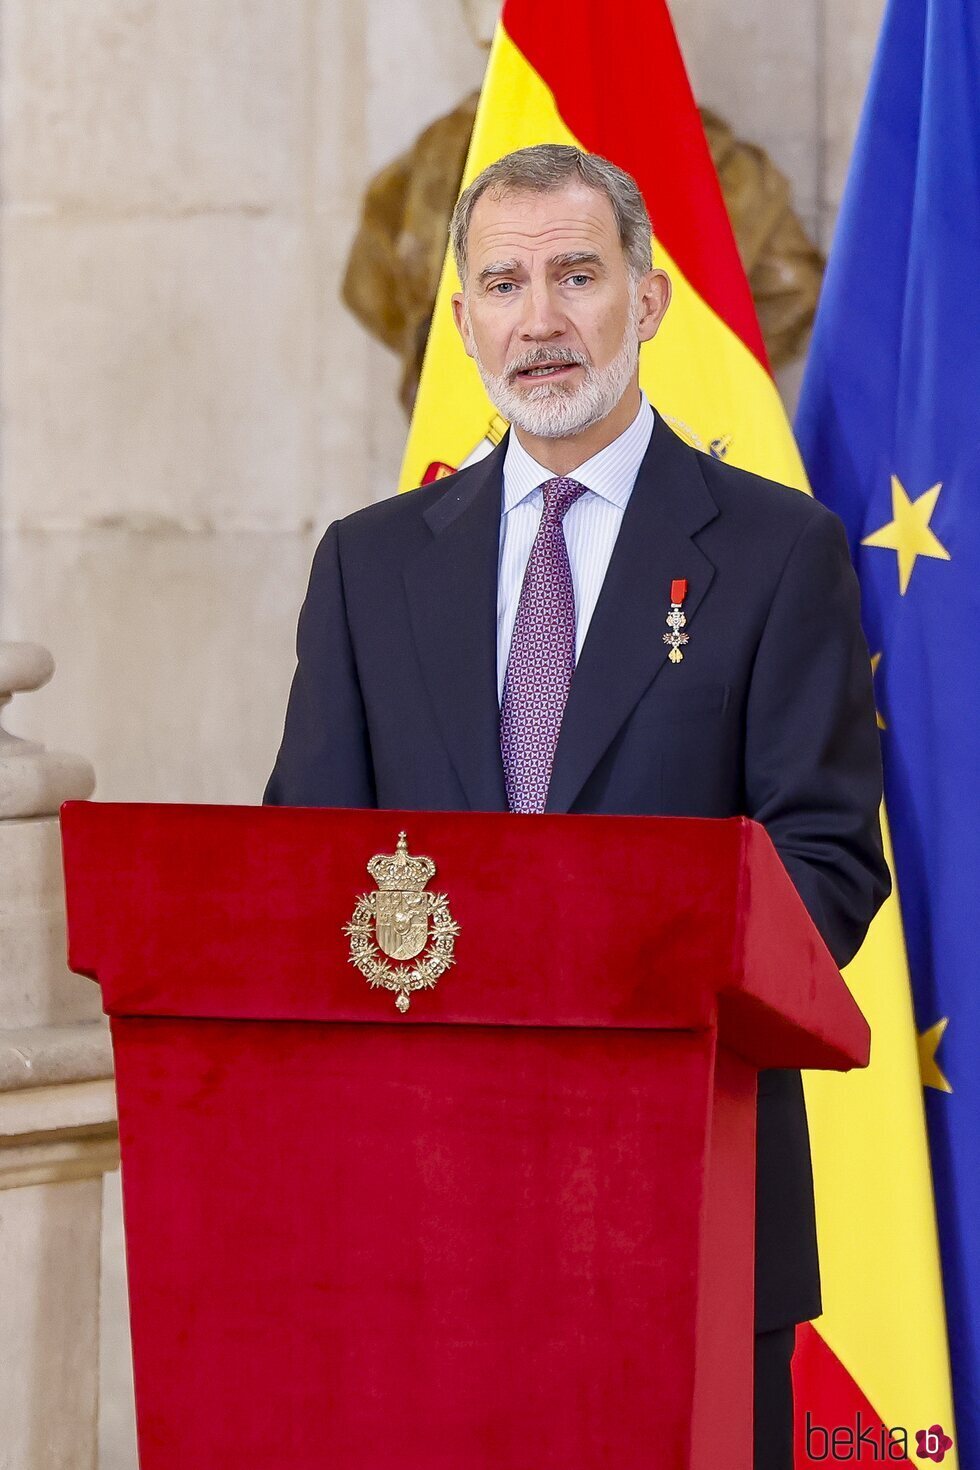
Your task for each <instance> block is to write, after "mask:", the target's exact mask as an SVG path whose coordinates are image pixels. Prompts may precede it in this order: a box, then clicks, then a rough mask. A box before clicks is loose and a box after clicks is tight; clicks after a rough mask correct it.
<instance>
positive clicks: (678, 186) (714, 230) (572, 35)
mask: <svg viewBox="0 0 980 1470" xmlns="http://www.w3.org/2000/svg"><path fill="white" fill-rule="evenodd" d="M503 24H504V28H505V29H506V31H507V33H508V35H509V36H510V38H511V40H512V41H513V42H514V44H515V46H516V47H517V48H518V50H519V51H520V52H522V54H523V55H524V57H525V59H526V60H527V61H528V62H529V63H530V65H531V66H532V67H533V68H534V70H535V71H536V72H537V73H538V75H539V76H540V77H541V78H542V80H543V81H544V82H545V83H546V85H547V86H548V87H549V88H550V89H551V91H552V92H553V94H554V97H555V102H556V105H557V108H558V111H559V113H560V114H561V117H562V118H563V119H564V121H565V123H566V125H567V127H568V128H569V130H570V131H571V132H572V133H574V134H575V137H576V138H577V139H578V140H579V142H580V143H581V144H582V146H583V147H584V148H587V149H588V150H589V152H590V153H600V154H602V155H603V156H604V157H606V158H609V159H611V160H612V161H613V162H614V163H617V164H619V166H620V168H625V169H626V170H627V171H628V172H629V173H631V174H632V175H633V177H634V178H635V179H636V181H637V183H638V184H639V186H640V189H641V190H642V192H643V197H644V199H645V200H646V203H647V208H648V209H649V211H650V216H651V219H652V220H653V227H654V232H655V234H656V235H657V236H658V238H659V239H661V240H662V241H663V243H664V246H665V247H666V249H667V250H669V252H670V254H671V255H672V256H673V258H674V260H675V261H676V262H677V264H678V266H679V268H680V269H681V270H682V271H683V272H684V275H685V276H686V277H687V280H688V281H689V282H690V283H691V285H692V286H693V287H694V289H695V291H697V293H698V295H699V296H700V297H701V298H702V300H703V301H705V302H707V304H708V305H709V306H710V307H711V308H712V310H713V311H714V312H715V313H716V314H717V315H718V316H719V317H721V319H722V320H723V321H724V322H726V323H727V324H728V326H729V327H730V328H731V330H732V331H733V332H735V333H736V334H737V335H738V336H739V337H741V339H742V341H743V342H744V343H745V345H746V347H748V348H749V350H750V351H751V352H753V353H754V354H755V356H756V357H757V358H758V359H759V361H760V362H761V363H762V365H763V367H764V368H765V369H766V370H767V371H768V370H769V360H768V358H767V356H766V349H765V345H764V343H763V340H762V333H761V331H760V330H759V322H758V319H757V317H756V314H755V306H754V304H753V301H752V294H751V292H750V290H749V285H748V282H747V280H746V278H745V272H744V270H743V269H742V263H741V261H740V259H739V255H738V249H737V246H736V244H735V237H734V235H733V234H732V228H731V224H730V222H729V219H728V212H727V210H726V208H725V201H724V199H723V197H722V193H721V186H720V185H719V183H718V176H717V174H716V173H715V168H714V164H713V163H712V160H711V154H710V152H709V150H708V144H707V141H706V139H705V136H704V129H703V127H702V126H701V119H700V117H699V116H698V111H697V107H696V104H695V101H694V96H693V93H692V92H691V85H690V82H689V81H688V79H687V72H686V71H685V69H684V62H683V59H682V57H681V53H680V48H679V47H678V45H677V38H676V36H675V35H674V28H673V25H672V23H671V19H670V15H669V13H668V10H667V7H666V5H665V3H664V0H642V3H641V0H617V3H614V4H608V3H606V4H599V3H598V0H565V3H564V4H563V5H562V6H561V10H560V12H556V10H555V8H554V6H551V5H545V4H542V3H541V0H506V4H505V6H504V11H503Z"/></svg>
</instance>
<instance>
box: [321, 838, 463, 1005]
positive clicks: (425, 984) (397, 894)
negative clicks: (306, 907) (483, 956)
mask: <svg viewBox="0 0 980 1470" xmlns="http://www.w3.org/2000/svg"><path fill="white" fill-rule="evenodd" d="M367 870H368V872H369V873H370V874H371V877H372V878H373V879H374V881H375V883H377V885H378V886H377V888H376V890H375V891H374V893H362V894H361V895H360V897H359V898H358V900H357V904H356V906H355V908H354V913H353V917H352V918H351V921H350V923H349V924H346V925H345V926H344V933H345V934H346V935H347V936H348V938H349V939H350V959H351V964H352V965H356V966H357V968H358V969H359V970H360V972H361V974H362V975H363V976H364V978H365V980H366V981H367V982H368V984H369V985H371V986H372V987H374V988H377V987H378V986H381V987H383V988H384V989H385V990H392V991H394V992H395V1005H396V1006H397V1007H398V1009H399V1010H400V1011H401V1012H402V1014H403V1015H404V1013H405V1012H406V1011H407V1010H408V1007H409V1003H410V1001H409V997H410V996H411V993H412V991H414V990H431V989H432V987H433V985H435V983H436V981H437V980H438V979H439V976H440V975H442V974H444V973H445V972H446V970H448V969H449V967H450V965H451V964H452V963H453V951H454V949H455V945H456V937H457V935H458V934H459V925H458V924H456V923H455V922H454V921H453V917H452V914H451V913H450V912H449V900H448V899H447V897H446V895H445V894H444V893H429V892H428V890H427V889H426V886H425V885H426V884H427V883H428V882H429V880H430V878H432V877H433V876H434V874H435V871H436V865H435V863H434V862H433V861H432V859H431V858H428V857H412V856H411V855H410V854H409V851H408V839H407V838H406V836H405V833H404V832H399V834H398V843H397V846H396V848H395V851H394V853H378V854H377V855H376V856H375V857H373V858H372V859H371V861H370V862H369V863H368V865H367ZM393 960H394V961H396V962H398V961H401V962H404V963H395V964H392V963H391V962H392V961H393Z"/></svg>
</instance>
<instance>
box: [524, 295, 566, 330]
mask: <svg viewBox="0 0 980 1470" xmlns="http://www.w3.org/2000/svg"><path fill="white" fill-rule="evenodd" d="M565 327H566V321H565V313H564V311H563V310H562V307H561V303H560V302H559V301H557V300H556V299H555V297H554V295H553V293H552V292H551V291H550V290H549V288H548V286H547V285H544V284H542V285H539V286H531V287H530V288H529V289H528V290H527V291H526V292H525V293H524V311H523V314H522V316H521V322H520V328H519V331H520V336H521V339H522V340H523V341H525V342H550V341H553V340H554V339H555V337H560V336H561V335H562V333H563V332H564V331H565Z"/></svg>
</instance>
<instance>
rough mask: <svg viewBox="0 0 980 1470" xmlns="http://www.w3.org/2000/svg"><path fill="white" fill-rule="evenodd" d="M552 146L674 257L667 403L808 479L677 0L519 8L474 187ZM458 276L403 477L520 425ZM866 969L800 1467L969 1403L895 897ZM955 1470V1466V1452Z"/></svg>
mask: <svg viewBox="0 0 980 1470" xmlns="http://www.w3.org/2000/svg"><path fill="white" fill-rule="evenodd" d="M534 143H571V144H574V145H576V146H577V147H579V148H583V149H585V150H587V151H589V152H594V153H599V154H602V155H603V156H605V157H606V158H609V159H611V160H612V161H613V162H614V163H617V164H619V165H620V167H621V168H624V169H626V170H627V171H628V172H629V173H631V174H632V175H633V176H634V178H635V179H636V180H637V182H638V184H639V186H640V188H641V190H642V191H643V194H644V197H645V199H646V203H647V207H648V209H649V211H650V216H651V219H652V221H653V227H654V239H653V252H654V261H655V263H656V264H657V265H660V266H662V267H663V268H664V269H666V270H667V271H668V272H669V274H670V276H671V279H672V281H673V287H674V294H673V300H672V303H671V307H670V310H669V311H668V313H667V316H666V318H665V321H664V324H663V325H662V327H661V328H660V331H659V332H658V334H657V336H656V338H655V339H654V340H653V341H652V342H648V343H646V344H645V345H644V346H643V348H642V351H641V357H640V381H641V383H642V385H643V387H644V389H645V391H646V393H647V395H648V396H649V398H650V399H651V401H652V402H653V404H654V405H655V407H656V409H657V411H658V412H659V413H661V414H662V415H663V416H664V418H665V419H666V421H667V422H668V423H669V424H670V426H671V427H672V428H673V429H674V430H675V431H676V432H678V433H680V434H681V435H682V436H683V437H684V438H685V439H687V440H688V442H689V443H691V444H693V445H695V446H696V447H697V448H698V449H700V450H702V451H703V452H704V453H705V454H711V455H715V456H719V457H723V458H725V459H727V460H729V461H730V462H731V463H732V464H736V465H740V466H742V467H744V468H745V469H749V470H752V471H754V472H755V473H756V474H760V475H766V476H768V477H769V478H770V479H773V480H777V481H780V482H781V483H783V484H785V485H792V486H796V487H797V488H800V489H806V488H807V486H806V480H805V475H804V471H803V466H802V463H801V460H800V457H799V454H798V451H797V448H796V444H795V442H794V439H793V435H792V432H791V429H790V426H789V423H788V421H787V418H786V415H785V413H784V411H783V407H782V404H781V401H780V399H779V396H778V394H777V392H776V388H775V385H774V383H773V380H772V376H771V374H770V371H769V367H768V363H767V360H766V352H765V347H764V345H763V341H762V336H761V333H760V330H759V325H758V321H757V319H756V315H755V310H754V307H753V303H752V298H751V295H750V292H749V288H748V284H747V281H746V278H745V274H744V272H743V270H742V266H741V264H740V262H739V258H738V254H737V250H736V246H735V241H734V237H733V235H732V231H731V227H730V224H729V222H728V217H727V215H726V212H725V205H724V201H723V199H722V195H721V190H720V187H719V184H718V180H717V177H716V175H715V172H714V168H713V166H712V163H711V158H710V155H709V152H708V147H707V144H706V141H705V137H704V133H703V129H702V126H701V122H700V119H699V116H698V113H697V109H696V107H695V103H694V99H693V97H692V95H691V89H690V85H689V82H688V79H687V75H686V72H685V70H684V64H683V61H682V59H681V56H680V52H679V50H678V47H677V42H676V39H675V37H674V33H673V27H672V25H671V21H670V16H669V14H668V11H667V8H666V5H665V3H664V0H643V3H640V0H612V3H610V0H604V3H603V0H566V4H565V5H564V6H563V7H562V12H561V19H560V23H556V20H555V15H554V12H553V10H552V9H551V7H549V6H545V5H541V4H540V3H536V0H507V3H506V4H505V6H504V11H503V16H502V19H501V23H500V26H499V27H498V30H497V34H496V37H495V40H494V44H493V48H492V51H491V54H490V61H489V65H488V69H487V75H486V79H485V82H484V86H483V92H482V96H481V99H480V105H479V109H478V111H477V116H476V124H475V128H474V133H473V140H472V143H471V146H470V152H469V156H468V159H467V164H466V170H465V173H464V177H463V185H464V186H465V185H466V184H468V183H469V182H470V181H471V180H472V179H473V178H474V177H475V176H476V175H477V174H478V173H479V172H480V171H481V170H482V169H483V168H484V167H486V165H487V164H489V163H491V162H493V161H494V160H495V159H497V158H499V157H500V156H501V155H502V154H505V153H509V152H511V151H512V150H513V149H515V148H522V147H525V146H527V145H530V144H534ZM457 289H458V281H457V278H456V274H455V270H454V267H453V264H452V260H451V258H450V257H449V255H448V254H447V259H446V264H445V268H444V270H443V274H442V280H441V283H440V287H439V294H438V297H437V301H436V309H435V314H434V317H433V323H432V328H431V332H430V337H429V342H428V347H427V351H426V357H425V364H424V368H423V373H422V379H421V384H420V388H419V394H418V399H417V401H416V406H415V412H414V416H413V419H412V425H411V429H410V433H409V438H408V445H407V449H406V453H405V461H404V465H403V471H402V480H401V488H402V489H410V488H412V487H413V486H415V485H418V484H420V483H422V482H423V481H426V480H430V479H432V478H433V477H434V476H436V475H438V474H440V473H445V472H448V471H449V470H451V469H454V468H458V467H459V466H461V465H462V464H464V463H466V462H468V461H470V460H472V459H474V458H477V457H479V456H480V455H481V454H483V453H486V452H487V451H488V450H489V449H490V448H491V447H492V446H493V444H495V443H496V442H498V441H499V439H500V437H501V435H502V434H503V433H504V432H505V430H506V424H505V423H503V422H502V421H501V420H500V418H499V416H498V415H497V414H496V412H495V410H494V408H493V407H492V405H491V404H490V403H489V402H488V400H487V398H486V395H485V393H484V390H483V386H482V384H481V382H480V379H479V376H478V374H477V371H476V368H475V367H474V365H473V364H472V362H471V361H470V360H469V359H468V358H467V357H466V356H465V354H464V352H463V349H462V346H461V345H460V343H459V341H458V338H457V336H456V330H455V327H454V326H453V322H452V313H451V308H450V296H451V294H452V292H453V291H454V290H457ZM846 978H847V981H848V984H849V985H850V987H851V990H852V991H853V993H854V995H855V997H856V998H857V1000H858V1002H859V1003H860V1005H861V1007H862V1009H863V1010H864V1012H865V1015H866V1016H867V1017H868V1020H869V1021H870V1023H871V1027H872V1034H873V1038H874V1040H873V1060H872V1065H871V1067H870V1068H869V1069H868V1071H867V1072H861V1073H853V1074H850V1075H846V1076H839V1075H837V1074H833V1073H828V1074H821V1075H816V1076H813V1077H808V1078H807V1079H806V1084H807V1102H808V1111H809V1117H810V1128H811V1139H812V1145H813V1159H814V1170H815V1178H816V1187H817V1211H818V1230H819V1237H820V1254H821V1267H822V1280H823V1299H824V1314H823V1316H822V1317H821V1318H820V1319H819V1320H818V1321H817V1322H816V1323H814V1324H812V1325H808V1326H806V1327H803V1328H801V1329H800V1332H799V1334H798V1339H797V1351H796V1356H795V1359H794V1378H795V1387H796V1400H797V1465H798V1466H804V1465H809V1464H812V1463H823V1462H824V1461H826V1460H828V1459H830V1458H831V1453H830V1451H831V1446H832V1445H834V1446H836V1448H837V1451H838V1453H836V1455H835V1456H834V1457H835V1458H837V1459H840V1458H841V1457H842V1455H841V1453H840V1452H841V1451H845V1450H846V1455H845V1456H844V1457H845V1458H849V1459H851V1460H853V1461H854V1462H856V1463H873V1461H874V1460H878V1461H879V1462H880V1461H882V1460H885V1461H886V1462H887V1463H890V1464H899V1465H901V1464H903V1463H904V1464H906V1465H911V1464H913V1463H920V1464H921V1463H922V1461H921V1458H919V1459H918V1460H916V1454H917V1449H916V1446H917V1439H916V1432H917V1431H918V1430H920V1429H927V1430H928V1429H929V1428H930V1427H931V1426H933V1425H935V1424H937V1423H938V1424H942V1425H943V1426H945V1427H946V1429H947V1430H949V1428H950V1426H951V1425H952V1409H951V1399H950V1387H949V1369H948V1356H947V1350H946V1337H945V1322H944V1315H943V1305H942V1288H941V1280H940V1274H939V1259H938V1247H937V1240H936V1226H935V1213H934V1206H933V1196H932V1182H931V1177H930V1168H929V1157H928V1151H927V1143H926V1134H925V1126H924V1120H923V1107H922V1092H921V1085H920V1080H919V1058H918V1049H917V1039H916V1032H915V1026H914V1021H913V1016H912V1006H911V998H910V990H909V978H908V965H907V962H906V956H905V947H904V940H903V934H902V928H901V920H900V917H899V907H898V903H897V901H896V899H895V898H892V899H891V900H889V902H888V903H887V904H886V905H885V907H884V908H883V909H882V911H881V913H880V914H879V915H878V918H877V919H876V920H875V923H874V926H873V928H872V931H871V933H870V935H869V937H868V940H867V942H866V943H865V945H864V947H863V949H862V950H861V953H860V954H859V956H858V957H857V959H856V960H855V961H854V962H853V964H852V965H851V966H850V967H849V969H848V972H847V976H846ZM835 1429H837V1430H839V1431H841V1432H840V1433H839V1434H838V1436H837V1438H836V1440H832V1439H831V1436H832V1434H833V1431H834V1430H835ZM818 1431H827V1437H826V1438H824V1437H823V1436H822V1435H821V1434H820V1433H819V1432H818ZM869 1431H870V1433H869ZM808 1432H809V1438H808ZM859 1434H860V1435H863V1438H862V1439H860V1440H858V1438H857V1436H858V1435H859ZM903 1445H907V1446H908V1457H906V1455H905V1454H904V1453H903V1452H902V1446H903ZM945 1463H946V1464H947V1465H950V1466H953V1465H955V1464H956V1453H955V1449H951V1450H948V1451H947V1452H946V1456H945ZM719 1470H721V1467H719Z"/></svg>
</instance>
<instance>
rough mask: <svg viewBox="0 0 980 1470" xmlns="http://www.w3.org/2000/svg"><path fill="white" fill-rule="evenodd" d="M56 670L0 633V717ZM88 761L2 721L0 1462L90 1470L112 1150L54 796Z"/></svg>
mask: <svg viewBox="0 0 980 1470" xmlns="http://www.w3.org/2000/svg"><path fill="white" fill-rule="evenodd" d="M53 672H54V663H53V660H52V658H51V655H50V654H49V653H48V652H47V651H46V650H45V649H43V648H40V647H38V646H37V645H36V644H31V643H0V712H2V707H3V706H4V705H5V704H6V703H7V702H8V700H9V699H10V697H11V695H12V694H13V693H15V692H17V691H20V690H32V689H38V688H40V687H41V685H43V684H45V683H46V682H47V681H48V679H50V677H51V675H52V673H53ZM94 785H95V780H94V776H93V773H92V769H91V767H90V766H89V765H88V763H87V762H86V761H83V760H80V759H78V758H77V757H74V756H68V755H58V754H55V753H53V752H48V751H45V749H44V748H43V746H41V745H39V744H37V743H36V742H33V741H28V740H18V739H17V738H16V737H15V736H13V735H10V734H8V733H7V732H6V731H5V730H3V729H2V728H0V1343H2V1345H3V1347H2V1353H0V1361H2V1366H0V1470H93V1467H94V1466H95V1463H96V1443H97V1422H98V1382H99V1244H100V1235H101V1227H102V1176H103V1174H104V1173H105V1172H106V1171H107V1170H109V1169H113V1168H115V1167H116V1164H117V1162H118V1144H117V1132H116V1122H115V1099H114V1094H113V1084H112V1057H111V1051H110V1047H109V1037H108V1031H107V1027H106V1024H105V1022H104V1020H103V1019H102V1018H101V1011H100V1003H99V992H98V989H97V988H96V986H94V985H93V984H92V983H91V982H90V981H87V980H83V979H81V978H80V977H78V976H75V975H72V974H71V973H70V972H69V970H68V968H67V965H66V962H65V923H64V908H63V898H62V878H61V846H60V839H59V831H58V818H57V812H58V808H59V806H60V804H61V802H62V801H66V800H68V799H69V798H72V797H86V796H89V795H91V793H92V790H93V787H94Z"/></svg>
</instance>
